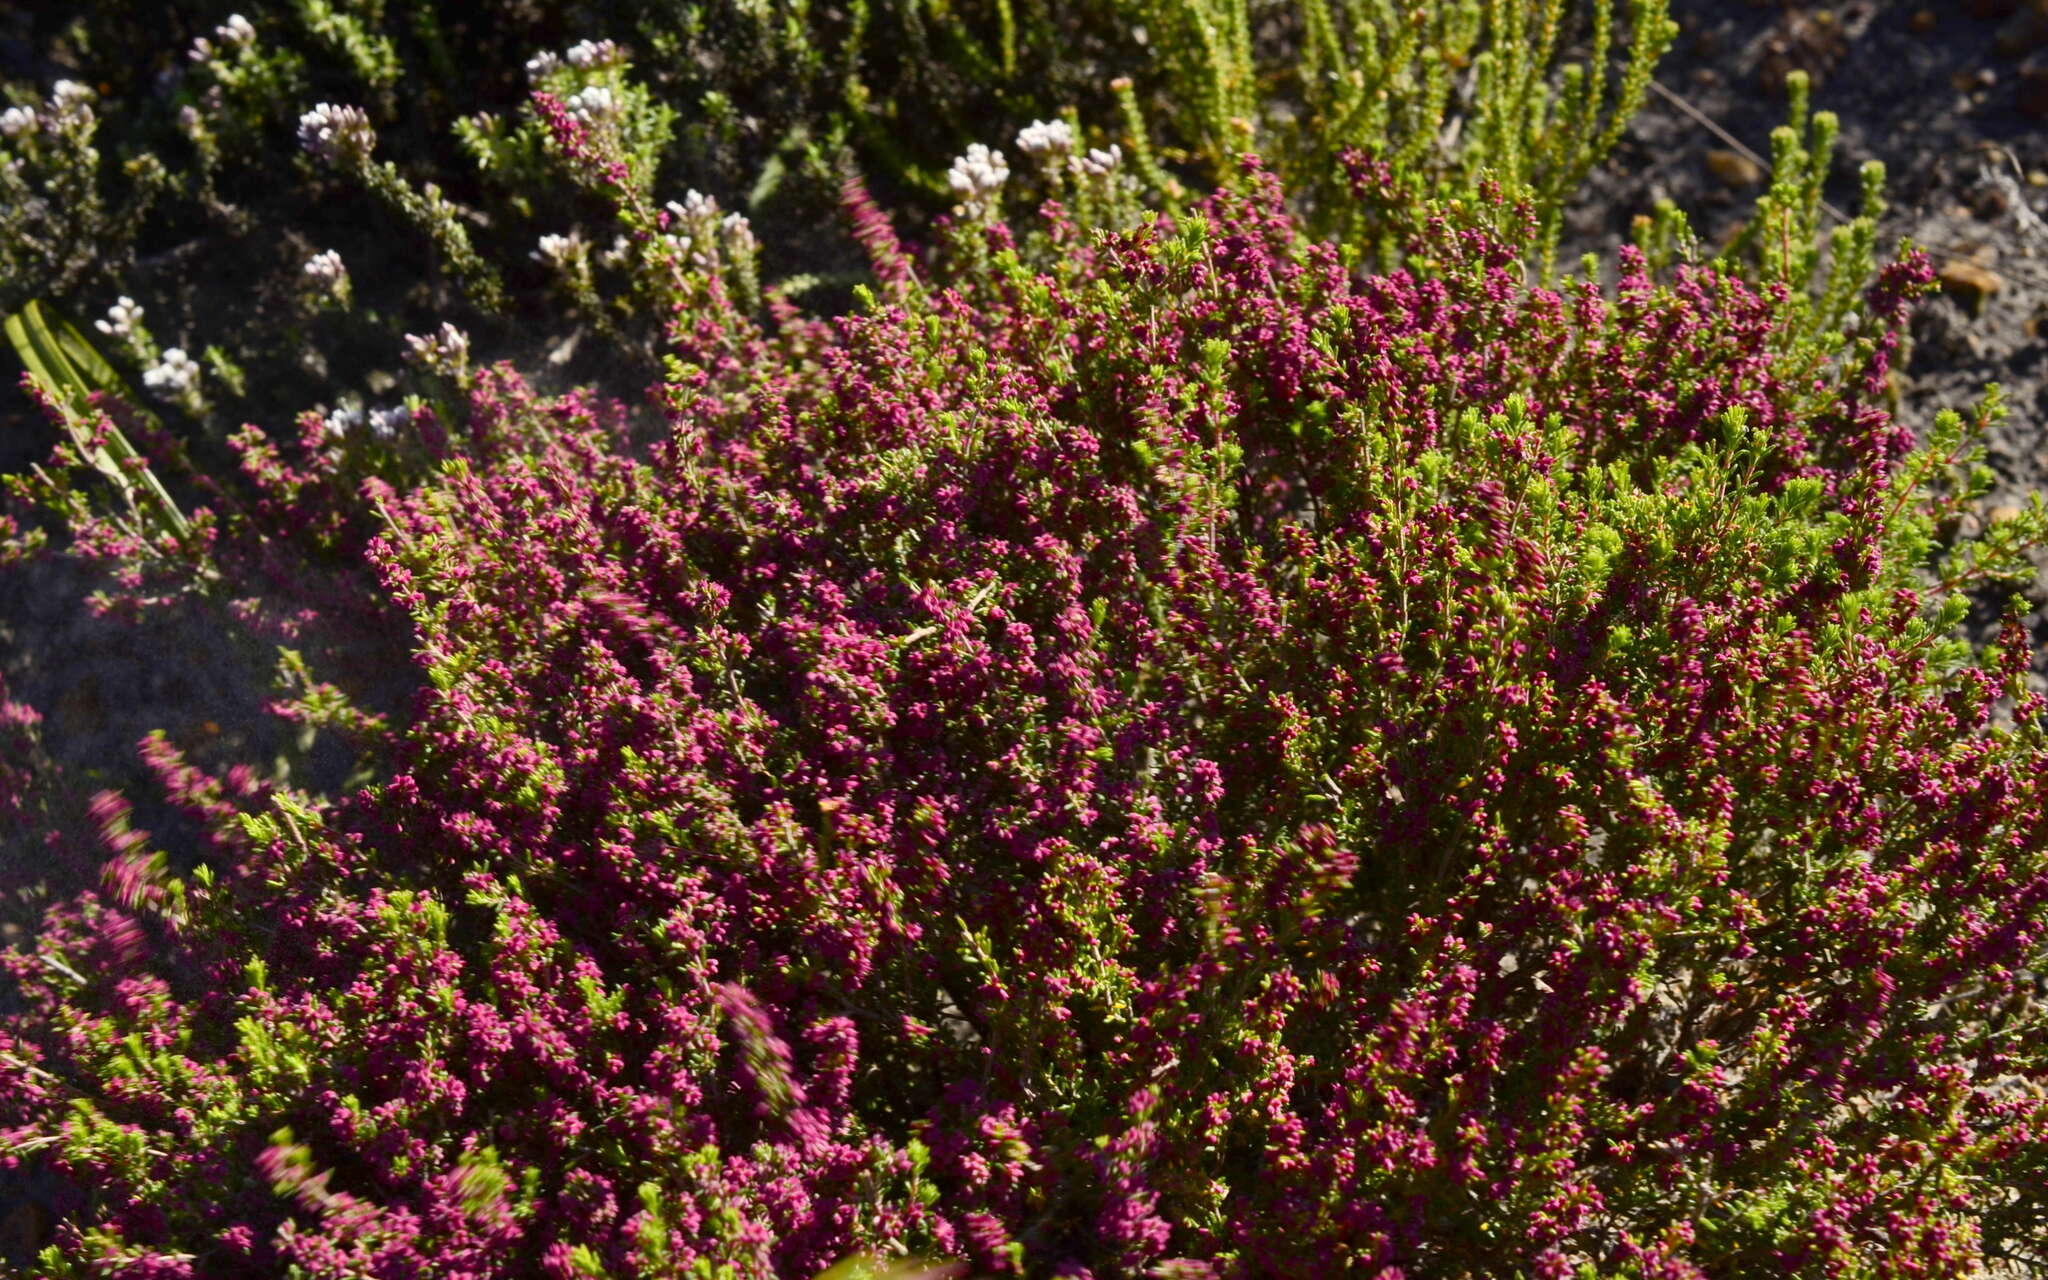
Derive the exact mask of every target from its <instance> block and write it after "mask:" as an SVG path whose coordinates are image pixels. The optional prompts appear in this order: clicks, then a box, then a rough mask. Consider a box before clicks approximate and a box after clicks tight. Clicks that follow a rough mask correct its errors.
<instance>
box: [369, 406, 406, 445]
mask: <svg viewBox="0 0 2048 1280" xmlns="http://www.w3.org/2000/svg"><path fill="white" fill-rule="evenodd" d="M410 425H412V410H410V409H408V408H406V407H405V406H404V405H402V404H401V405H397V406H395V407H393V408H390V409H372V410H370V434H371V435H373V436H375V437H377V438H378V439H379V440H389V439H391V438H392V437H393V436H395V435H397V434H398V433H399V431H400V430H402V429H403V428H405V427H408V426H410Z"/></svg>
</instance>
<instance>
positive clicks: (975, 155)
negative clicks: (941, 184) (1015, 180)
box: [946, 142, 1010, 216]
mask: <svg viewBox="0 0 2048 1280" xmlns="http://www.w3.org/2000/svg"><path fill="white" fill-rule="evenodd" d="M1009 178H1010V164H1009V161H1007V160H1005V159H1003V153H1002V152H1000V151H995V150H992V149H990V148H988V147H985V146H983V145H982V144H981V143H979V142H977V143H975V144H974V145H972V146H970V147H968V148H967V154H966V155H964V156H961V157H960V158H958V159H957V160H955V161H953V167H952V168H950V169H948V170H947V171H946V182H947V185H949V186H951V187H952V188H953V194H954V195H956V196H958V197H960V203H961V205H962V206H963V209H964V211H965V212H966V213H967V214H968V215H970V216H979V215H981V214H982V213H984V212H986V211H987V210H988V209H989V208H990V207H991V205H992V202H993V201H994V198H995V196H996V193H997V192H999V191H1001V190H1002V189H1003V183H1005V182H1007V181H1009Z"/></svg>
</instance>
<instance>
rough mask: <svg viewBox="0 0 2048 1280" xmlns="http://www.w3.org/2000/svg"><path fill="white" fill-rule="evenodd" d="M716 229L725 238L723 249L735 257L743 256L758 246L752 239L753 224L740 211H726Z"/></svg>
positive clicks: (758, 243) (757, 242)
mask: <svg viewBox="0 0 2048 1280" xmlns="http://www.w3.org/2000/svg"><path fill="white" fill-rule="evenodd" d="M718 230H719V233H720V235H722V236H723V237H724V239H725V251H726V252H727V253H729V254H731V255H732V256H734V257H735V258H739V257H745V256H746V255H748V254H751V253H753V252H754V250H756V249H758V248H759V247H760V242H759V241H757V240H755V239H754V227H753V224H752V223H750V222H748V221H747V218H746V215H745V214H742V213H728V214H726V215H725V217H724V218H723V219H721V220H720V221H719V224H718Z"/></svg>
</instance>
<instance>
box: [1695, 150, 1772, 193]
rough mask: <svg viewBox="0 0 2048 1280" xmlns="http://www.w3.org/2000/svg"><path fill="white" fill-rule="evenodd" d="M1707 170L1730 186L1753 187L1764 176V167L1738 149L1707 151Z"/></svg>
mask: <svg viewBox="0 0 2048 1280" xmlns="http://www.w3.org/2000/svg"><path fill="white" fill-rule="evenodd" d="M1707 170H1708V171H1709V172H1710V173H1712V174H1713V175H1714V176H1715V177H1716V178H1719V179H1720V180H1721V181H1722V182H1723V183H1725V184H1727V185H1728V186H1731V187H1753V186H1755V185H1756V184H1757V183H1759V182H1762V181H1763V180H1764V178H1765V176H1766V175H1765V173H1764V167H1763V166H1762V165H1760V164H1758V163H1757V162H1756V161H1754V160H1752V159H1750V158H1749V157H1748V156H1746V155H1743V154H1742V153H1741V152H1739V151H1724V150H1722V149H1720V148H1718V147H1717V148H1715V149H1714V150H1712V151H1709V152H1707Z"/></svg>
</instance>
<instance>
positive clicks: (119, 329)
mask: <svg viewBox="0 0 2048 1280" xmlns="http://www.w3.org/2000/svg"><path fill="white" fill-rule="evenodd" d="M141 323H142V308H141V307H139V306H137V305H136V303H135V299H133V298H131V297H129V296H128V295H127V294H125V293H124V294H122V295H121V296H120V297H119V298H117V299H116V300H115V301H114V305H113V306H111V307H108V308H107V318H106V319H104V320H95V321H93V322H92V327H93V328H95V329H98V330H99V331H100V332H101V333H104V334H106V335H107V336H108V337H110V338H126V337H129V336H130V335H132V334H133V333H134V332H135V326H137V325H139V324H141Z"/></svg>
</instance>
